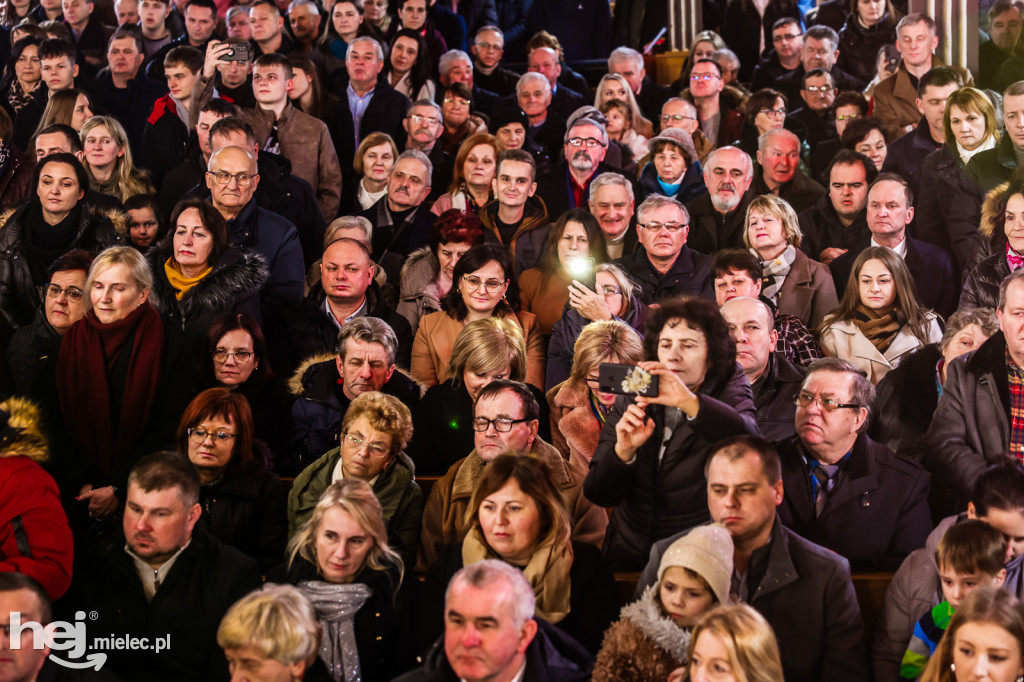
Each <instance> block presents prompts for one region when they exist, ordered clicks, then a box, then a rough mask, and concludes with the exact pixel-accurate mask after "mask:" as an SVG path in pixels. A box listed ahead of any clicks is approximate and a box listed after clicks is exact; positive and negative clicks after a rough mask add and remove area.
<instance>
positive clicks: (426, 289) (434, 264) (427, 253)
mask: <svg viewBox="0 0 1024 682" xmlns="http://www.w3.org/2000/svg"><path fill="white" fill-rule="evenodd" d="M440 269H441V264H440V263H439V262H438V260H437V255H436V254H435V253H434V252H433V251H431V250H430V247H429V246H424V247H423V248H422V249H419V250H417V251H414V252H412V253H411V254H409V258H407V259H406V261H405V263H403V264H402V274H401V289H400V291H399V294H398V306H397V307H396V308H395V312H396V313H398V314H399V315H401V316H402V317H404V318H405V319H406V320H408V322H409V326H410V327H412V335H413V336H414V337H415V336H416V330H417V329H419V327H420V318H422V317H423V316H424V315H429V314H430V313H436V312H437V311H438V310H440V309H441V292H440V291H438V289H437V284H436V283H435V281H436V280H437V273H438V271H439V270H440Z"/></svg>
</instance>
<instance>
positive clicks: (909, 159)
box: [882, 117, 942, 197]
mask: <svg viewBox="0 0 1024 682" xmlns="http://www.w3.org/2000/svg"><path fill="white" fill-rule="evenodd" d="M941 148H942V145H941V144H936V143H935V140H933V139H932V135H931V132H929V128H928V122H927V121H926V120H924V117H922V118H921V121H920V122H919V123H918V124H917V127H916V128H914V129H913V130H911V131H910V132H909V133H907V134H906V135H901V136H900V137H899V138H897V139H895V140H893V141H892V142H890V143H889V149H888V151H887V153H886V155H885V162H884V163H883V164H882V172H883V173H896V174H898V175H900V176H901V177H902V178H903V179H904V180H906V181H907V183H908V184H909V185H910V189H911V190H912V191H913V193H914V196H915V197H916V196H917V195H918V193H919V191H920V188H921V167H922V166H923V164H924V160H925V159H926V158H928V157H929V156H930V155H932V154H934V153H935V152H937V151H939V150H940V149H941Z"/></svg>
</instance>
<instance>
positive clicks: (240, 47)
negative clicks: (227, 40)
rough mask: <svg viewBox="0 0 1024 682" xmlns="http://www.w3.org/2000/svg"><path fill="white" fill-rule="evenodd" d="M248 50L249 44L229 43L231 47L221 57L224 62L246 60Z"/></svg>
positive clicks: (248, 57) (247, 58)
mask: <svg viewBox="0 0 1024 682" xmlns="http://www.w3.org/2000/svg"><path fill="white" fill-rule="evenodd" d="M249 50H250V47H249V45H247V44H245V43H238V44H235V43H231V49H230V50H228V53H227V54H226V55H224V56H223V57H222V58H221V59H223V60H224V61H226V62H247V61H249V59H250V57H251V55H250V54H249Z"/></svg>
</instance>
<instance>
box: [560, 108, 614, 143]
mask: <svg viewBox="0 0 1024 682" xmlns="http://www.w3.org/2000/svg"><path fill="white" fill-rule="evenodd" d="M583 126H593V127H595V128H597V129H598V130H600V131H601V143H602V144H604V146H605V147H607V146H608V129H607V128H605V127H604V126H603V125H602V124H601V122H600V121H595V120H594V119H592V118H588V117H586V116H584V117H583V118H578V119H576V120H575V121H573V122H572V124H570V125H569V127H568V128H566V129H565V135H564V136H563V137H562V143H563V144H566V143H568V142H569V138H570V137H572V131H574V130H576V129H577V128H582V127H583Z"/></svg>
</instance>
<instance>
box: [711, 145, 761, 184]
mask: <svg viewBox="0 0 1024 682" xmlns="http://www.w3.org/2000/svg"><path fill="white" fill-rule="evenodd" d="M758 143H760V140H758ZM724 151H737V152H740V153H741V154H743V158H744V159H746V166H747V173H746V175H745V176H744V177H743V179H744V181H748V182H749V181H750V178H752V177H753V176H754V161H753V159H751V158H750V154H748V153H746V152H745V151H743V150H742V149H740V148H739V147H732V146H727V147H716V148H715V150H714V151H712V152H711V153H710V154H708V159H707V161H706V162H705V163H704V177H705V178H708V177H710V175H708V174H709V173H710V172H711V169H713V168H714V167H715V157H716V156H717V155H718V154H721V153H722V152H724Z"/></svg>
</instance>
